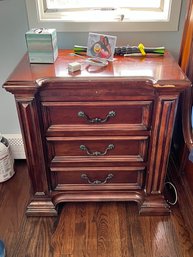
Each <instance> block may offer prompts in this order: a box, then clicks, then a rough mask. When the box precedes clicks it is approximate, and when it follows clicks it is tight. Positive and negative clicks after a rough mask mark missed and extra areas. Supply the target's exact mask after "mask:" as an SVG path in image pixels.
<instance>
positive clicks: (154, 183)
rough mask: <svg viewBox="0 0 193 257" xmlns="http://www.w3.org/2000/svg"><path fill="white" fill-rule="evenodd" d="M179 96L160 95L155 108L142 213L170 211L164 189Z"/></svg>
mask: <svg viewBox="0 0 193 257" xmlns="http://www.w3.org/2000/svg"><path fill="white" fill-rule="evenodd" d="M177 99H178V96H177V95H176V96H175V95H174V96H173V97H171V95H170V96H167V95H166V96H165V95H163V96H162V95H159V96H158V99H157V105H156V106H155V109H154V124H153V127H154V130H153V134H152V137H151V142H150V151H149V154H150V156H149V157H150V163H149V166H148V167H147V179H146V186H145V200H144V202H143V203H142V205H141V209H140V213H141V214H143V213H144V214H147V213H148V212H151V211H154V212H157V213H159V212H160V213H166V214H167V213H168V212H170V210H169V206H168V204H167V203H166V201H165V200H164V197H163V189H164V183H165V176H166V172H167V164H168V156H169V152H170V145H171V138H172V131H173V126H174V120H175V113H176V107H177Z"/></svg>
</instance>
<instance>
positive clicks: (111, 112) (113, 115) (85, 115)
mask: <svg viewBox="0 0 193 257" xmlns="http://www.w3.org/2000/svg"><path fill="white" fill-rule="evenodd" d="M115 115H116V112H114V111H110V112H109V113H108V114H107V116H106V118H105V119H101V118H93V119H91V118H90V117H89V116H88V115H87V114H86V113H84V112H82V111H80V112H78V117H80V118H84V119H86V120H87V122H89V123H105V122H107V121H108V119H109V118H110V117H115Z"/></svg>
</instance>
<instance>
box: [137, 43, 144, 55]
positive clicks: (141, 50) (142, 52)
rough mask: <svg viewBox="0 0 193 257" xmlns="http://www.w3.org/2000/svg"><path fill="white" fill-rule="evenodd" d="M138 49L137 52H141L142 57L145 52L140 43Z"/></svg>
mask: <svg viewBox="0 0 193 257" xmlns="http://www.w3.org/2000/svg"><path fill="white" fill-rule="evenodd" d="M138 48H139V51H140V52H141V54H142V55H143V56H145V55H146V52H145V50H144V49H145V47H144V45H143V44H142V43H140V44H139V45H138Z"/></svg>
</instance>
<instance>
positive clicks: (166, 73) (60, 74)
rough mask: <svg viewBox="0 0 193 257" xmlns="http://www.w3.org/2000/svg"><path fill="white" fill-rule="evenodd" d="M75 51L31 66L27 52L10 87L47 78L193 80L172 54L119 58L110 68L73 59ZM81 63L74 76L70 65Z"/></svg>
mask: <svg viewBox="0 0 193 257" xmlns="http://www.w3.org/2000/svg"><path fill="white" fill-rule="evenodd" d="M72 53H73V50H59V55H58V57H57V59H56V61H55V63H54V64H31V63H29V59H28V54H27V53H26V54H25V55H24V57H23V58H22V60H21V61H20V62H19V64H18V65H17V66H16V68H15V70H14V71H13V72H12V74H11V75H10V77H9V78H8V80H7V82H6V83H5V87H6V85H8V84H10V83H11V84H13V83H15V84H18V82H22V83H25V82H26V83H29V82H34V81H36V80H38V79H44V78H48V79H49V78H50V79H53V78H63V79H65V80H77V79H78V80H91V81H92V80H96V79H103V80H105V79H107V80H108V79H117V80H119V79H122V80H123V79H148V80H151V81H153V84H156V83H162V84H163V83H165V84H168V83H169V84H172V83H174V82H175V83H176V82H177V84H178V83H180V84H182V83H183V84H186V87H188V86H190V81H189V80H188V79H187V77H186V75H185V74H184V73H183V71H182V70H181V68H180V67H179V65H178V64H177V62H176V60H175V59H174V58H173V57H172V56H171V54H170V53H169V52H167V51H166V52H165V54H164V56H148V55H147V56H145V57H144V56H137V57H136V56H129V57H123V56H115V58H114V60H113V61H112V62H109V63H108V65H107V66H106V67H96V66H90V65H88V64H86V63H85V57H79V56H72V55H71V54H72ZM72 62H79V63H81V70H80V71H76V72H73V73H70V72H69V71H68V64H69V63H72Z"/></svg>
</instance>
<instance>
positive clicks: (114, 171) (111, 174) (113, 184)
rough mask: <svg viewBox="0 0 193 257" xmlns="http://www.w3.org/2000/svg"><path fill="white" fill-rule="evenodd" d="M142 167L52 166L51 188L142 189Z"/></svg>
mask: <svg viewBox="0 0 193 257" xmlns="http://www.w3.org/2000/svg"><path fill="white" fill-rule="evenodd" d="M144 179H145V168H144V167H106V168H95V167H94V168H92V167H89V168H87V167H83V168H80V169H78V168H52V169H51V183H52V189H53V190H59V191H60V190H62V191H63V190H73V191H74V190H75V191H76V190H111V189H112V190H120V189H142V187H143V184H144Z"/></svg>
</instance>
